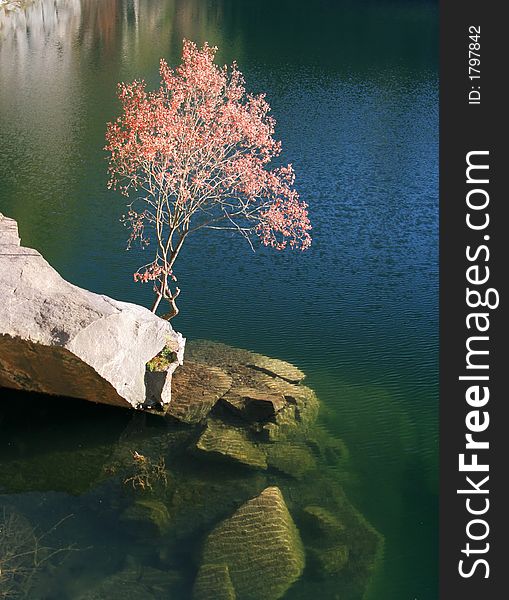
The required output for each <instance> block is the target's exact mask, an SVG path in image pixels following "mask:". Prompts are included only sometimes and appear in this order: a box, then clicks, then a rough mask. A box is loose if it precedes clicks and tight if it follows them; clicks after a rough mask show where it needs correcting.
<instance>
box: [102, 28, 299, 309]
mask: <svg viewBox="0 0 509 600" xmlns="http://www.w3.org/2000/svg"><path fill="white" fill-rule="evenodd" d="M216 51H217V48H213V47H210V46H209V45H208V44H207V43H205V44H204V46H203V48H201V49H199V48H197V46H196V45H195V44H194V43H193V42H190V41H187V40H184V48H183V55H182V63H181V64H180V66H178V67H177V68H176V69H175V70H173V69H170V68H169V67H168V65H167V63H166V62H165V61H164V59H162V60H161V62H160V76H161V84H160V87H159V88H158V89H157V90H155V91H153V92H150V91H147V89H146V85H145V82H144V81H143V80H141V81H134V82H133V83H130V84H123V83H122V84H119V86H118V97H119V99H120V102H121V106H122V111H121V114H120V116H119V117H118V118H117V119H116V121H114V122H112V123H108V128H107V133H106V140H107V145H106V148H105V149H106V150H107V151H108V152H109V169H108V170H109V175H110V180H109V187H110V188H114V189H120V190H121V191H122V193H123V194H125V195H126V196H131V195H135V196H136V199H135V200H134V201H133V202H132V203H131V204H129V210H128V212H127V215H125V217H124V219H125V222H126V224H127V225H128V226H129V227H130V230H131V232H130V237H129V245H130V244H131V243H132V242H134V241H135V240H139V241H140V242H141V243H142V245H149V244H150V239H149V235H150V234H152V235H154V236H155V240H156V245H155V256H154V259H153V260H151V261H150V262H149V263H148V264H145V265H143V266H142V267H140V268H139V269H138V270H137V271H136V273H134V279H135V281H142V282H148V281H152V282H153V284H154V291H155V293H156V299H155V302H154V305H153V307H152V310H153V312H155V311H156V310H157V307H158V306H159V303H160V302H161V299H163V298H164V299H166V300H168V302H169V303H170V306H171V313H169V314H168V315H167V318H169V319H171V318H172V317H174V316H175V315H176V314H177V313H178V308H177V305H176V298H177V296H178V295H179V293H180V289H179V288H178V287H176V285H175V282H176V277H175V275H174V272H173V266H174V263H175V261H176V259H177V257H178V255H179V252H180V250H181V249H182V246H183V244H184V242H185V240H186V238H187V237H188V236H189V235H190V234H192V233H195V232H196V231H199V230H200V229H218V230H230V231H236V232H238V233H239V234H241V235H242V236H244V237H245V238H246V239H247V240H248V242H249V243H250V244H251V247H252V248H253V245H252V238H253V237H255V236H257V237H258V238H259V239H260V240H261V242H262V243H263V244H264V245H266V246H272V247H273V248H276V249H278V250H282V249H283V248H285V247H286V246H290V247H292V248H299V249H301V250H305V249H306V248H308V247H309V245H310V243H311V237H310V234H309V230H310V229H311V225H310V222H309V218H308V212H307V205H306V204H305V203H304V202H302V201H301V200H300V199H299V195H298V193H297V191H296V190H295V189H294V187H293V185H294V179H295V176H294V171H293V168H292V165H290V164H289V165H287V166H282V167H277V168H272V169H271V168H269V166H268V165H269V163H270V161H271V160H272V159H273V158H274V157H277V156H278V155H279V154H280V152H281V143H280V142H278V141H276V140H274V138H273V134H274V127H275V121H274V119H273V118H272V117H271V116H269V114H268V113H269V111H270V107H269V105H268V103H267V101H266V100H265V96H264V95H263V94H260V95H257V96H253V95H251V94H247V93H246V90H245V87H244V78H243V76H242V74H241V73H240V71H239V70H238V68H237V65H236V64H235V63H234V64H233V65H232V66H231V67H230V68H228V67H227V66H224V67H219V66H218V65H216V64H215V63H214V57H215V54H216Z"/></svg>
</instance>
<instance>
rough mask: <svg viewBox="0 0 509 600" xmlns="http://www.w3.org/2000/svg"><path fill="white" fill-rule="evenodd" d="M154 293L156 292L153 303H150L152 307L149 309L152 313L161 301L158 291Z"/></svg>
mask: <svg viewBox="0 0 509 600" xmlns="http://www.w3.org/2000/svg"><path fill="white" fill-rule="evenodd" d="M156 294H157V295H156V298H155V300H154V303H153V304H152V308H151V309H150V310H151V311H152V312H153V313H154V314H155V312H156V311H157V308H158V306H159V304H160V303H161V300H162V297H163V296H162V294H161V293H160V292H157V293H156Z"/></svg>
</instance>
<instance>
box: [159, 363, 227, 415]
mask: <svg viewBox="0 0 509 600" xmlns="http://www.w3.org/2000/svg"><path fill="white" fill-rule="evenodd" d="M172 385H173V400H172V402H171V404H169V406H168V409H167V411H166V414H168V415H171V416H172V417H175V418H176V419H178V420H179V421H183V422H184V423H199V422H200V421H203V419H205V417H207V415H208V414H209V413H210V411H211V410H212V408H213V407H214V406H215V404H216V402H217V401H218V400H219V398H221V397H222V396H224V394H226V392H227V391H228V390H229V389H230V387H231V385H232V378H231V377H230V376H229V375H227V374H226V373H225V372H224V371H223V370H222V369H220V368H219V367H211V366H207V365H203V364H199V363H195V362H193V361H187V360H186V362H185V363H184V365H183V366H182V367H181V368H180V369H179V370H178V371H177V372H176V373H175V376H174V378H173V384H172Z"/></svg>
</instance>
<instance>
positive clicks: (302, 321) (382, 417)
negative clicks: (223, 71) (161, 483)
mask: <svg viewBox="0 0 509 600" xmlns="http://www.w3.org/2000/svg"><path fill="white" fill-rule="evenodd" d="M274 4H275V3H270V2H268V1H265V0H263V1H260V0H258V1H257V2H254V1H253V2H251V1H248V0H245V1H240V0H238V1H233V0H231V1H227V0H223V1H217V2H213V1H212V0H210V1H208V2H206V1H200V0H175V1H171V0H150V1H149V0H139V1H135V0H132V1H128V0H103V1H102V2H101V1H99V0H82V1H80V0H67V1H66V0H57V1H56V2H53V1H52V2H42V3H35V4H34V6H35V5H37V6H39V8H38V9H36V8H34V7H32V9H30V11H29V12H27V15H26V18H25V15H12V14H10V15H9V16H6V15H5V13H4V14H2V12H1V9H0V15H2V16H0V165H1V166H0V212H2V213H5V214H6V215H8V216H11V217H14V218H16V219H17V220H18V222H19V227H20V233H21V236H22V238H23V243H24V244H25V245H28V246H32V247H35V248H37V249H38V250H39V251H41V252H42V253H43V254H44V256H45V257H46V259H47V260H48V261H49V262H50V263H51V264H52V265H54V266H55V268H57V269H58V270H59V272H60V273H61V274H62V275H63V276H64V277H66V278H67V279H68V280H70V281H72V282H73V283H76V284H77V285H81V286H83V287H87V288H88V289H91V290H94V291H97V292H101V293H105V294H108V295H110V296H113V297H115V298H118V299H122V300H128V301H134V302H138V303H142V304H146V305H148V304H149V303H150V292H149V290H148V289H146V288H143V287H141V286H140V285H139V284H134V283H133V281H132V272H133V271H134V270H135V268H136V267H137V266H138V264H139V263H140V260H141V258H143V257H140V255H139V252H138V251H137V250H135V251H131V252H129V253H126V252H125V251H124V247H125V230H124V228H123V227H122V226H121V224H120V223H119V221H118V219H119V216H120V215H121V214H122V212H123V201H122V199H121V198H118V197H117V196H115V195H114V194H113V193H111V192H108V191H107V190H106V173H105V167H106V163H105V158H104V153H103V152H102V146H103V145H104V141H103V140H104V130H105V123H106V122H107V121H108V120H110V119H111V118H112V117H113V116H114V114H115V111H116V110H117V105H116V100H115V84H116V82H117V81H119V80H131V79H133V78H134V77H144V78H145V79H146V80H147V81H148V82H155V81H156V79H157V63H158V59H159V58H160V57H161V56H164V57H166V58H167V60H168V61H169V62H170V63H174V62H176V61H177V60H178V56H179V53H180V49H181V40H182V38H183V37H188V38H191V39H193V40H195V41H197V42H203V41H205V40H207V41H209V42H210V43H212V44H215V45H217V46H219V48H220V51H219V55H218V60H219V61H220V62H231V61H232V60H234V59H235V60H237V61H238V63H239V66H240V68H241V70H242V71H243V72H244V74H245V76H246V79H247V83H248V87H249V88H250V89H251V90H253V91H265V92H267V97H268V99H269V102H270V104H271V106H272V109H273V114H274V116H275V117H276V119H277V122H278V129H277V134H278V136H279V137H280V138H281V139H282V140H283V145H284V152H283V159H284V160H285V161H287V162H292V163H293V164H294V167H295V170H296V172H297V181H296V185H297V187H298V189H299V191H300V193H301V196H302V197H303V198H304V199H305V200H306V201H307V202H308V203H309V205H310V216H311V219H312V222H313V226H314V229H313V239H314V242H313V246H312V248H311V250H310V251H309V252H307V253H305V254H299V255H295V254H292V253H281V254H278V253H275V252H269V251H267V250H261V251H259V252H257V253H256V254H252V252H251V251H250V249H249V248H248V247H247V246H244V245H243V244H242V240H240V239H234V238H232V239H230V238H225V237H220V236H210V237H200V238H197V239H195V240H191V243H190V246H189V247H188V248H187V252H186V253H185V254H183V255H182V259H181V262H180V265H178V266H177V274H178V276H179V282H180V284H181V288H182V294H181V298H180V299H181V302H180V307H181V315H179V316H178V318H177V319H175V321H174V326H175V328H176V329H178V330H179V331H182V332H183V333H184V335H185V336H186V337H188V338H189V339H193V338H208V339H213V340H217V341H222V342H225V343H228V344H230V345H234V346H238V347H244V348H249V349H252V350H255V351H257V352H261V353H263V354H267V355H270V356H277V357H279V358H283V359H285V360H288V361H290V362H292V363H294V364H296V365H298V366H299V367H300V368H301V369H302V370H304V371H305V372H306V373H307V375H308V379H307V384H308V385H309V386H310V387H312V388H313V389H314V390H315V391H316V393H317V394H318V396H319V398H320V400H321V402H322V413H321V427H322V428H323V429H324V431H328V432H329V433H331V434H333V435H334V436H336V437H337V438H341V439H343V440H344V441H345V442H346V444H347V445H348V447H349V453H350V462H349V465H348V469H347V472H339V471H338V473H337V478H338V482H340V483H341V485H343V487H344V489H345V491H346V493H347V494H348V497H349V498H350V500H351V501H352V503H353V504H354V505H355V506H356V507H357V508H358V509H359V510H360V511H361V512H362V513H363V514H364V515H365V517H366V518H367V519H368V520H369V522H370V523H371V524H372V525H373V526H374V527H375V528H376V529H377V530H378V531H379V532H380V533H381V534H382V535H383V536H384V538H385V551H384V559H383V563H382V564H381V566H380V568H379V569H378V570H377V572H376V574H375V576H374V580H373V585H372V587H371V589H370V592H369V594H370V595H369V598H370V599H376V600H400V599H401V600H412V599H414V598H417V599H418V600H427V599H430V600H431V599H435V598H436V597H437V595H438V594H437V567H438V552H437V537H438V536H437V520H438V512H437V444H438V424H437V421H438V414H437V333H438V325H437V283H438V282H437V270H438V256H437V237H438V230H437V227H438V225H437V222H438V216H437V210H438V209H437V205H438V199H437V196H438V188H437V186H438V172H437V170H438V164H437V162H438V104H437V103H438V76H437V45H438V37H437V35H438V34H437V29H438V21H437V8H436V5H435V4H434V3H431V2H412V1H408V2H403V1H399V2H395V1H394V2H391V1H387V2H386V1H379V2H374V1H373V2H368V1H365V2H359V1H356V2H354V1H352V2H348V1H336V2H332V1H330V2H327V1H324V0H320V1H317V2H314V3H304V2H286V1H282V2H278V3H277V6H274ZM41 5H42V7H43V8H42V9H41V8H40V6H41ZM143 262H145V261H143ZM0 393H1V400H2V401H3V402H2V403H0V435H1V437H0V466H2V464H3V465H4V467H3V470H4V472H6V473H9V474H10V476H9V478H6V477H4V478H2V481H1V482H0V494H2V495H1V496H0V504H7V505H9V506H12V507H15V508H16V509H17V510H18V511H19V512H22V513H23V514H24V515H26V516H27V517H28V518H29V520H30V521H31V523H32V524H36V525H37V526H38V527H39V528H40V530H41V531H42V530H47V529H49V528H50V527H51V526H52V525H54V524H55V523H57V522H58V521H59V520H60V519H62V518H64V517H65V516H67V515H70V514H72V515H74V516H73V517H72V519H71V518H70V519H68V520H66V521H65V522H64V523H63V524H62V525H61V526H59V528H58V530H57V532H58V533H57V534H56V535H57V537H58V538H62V539H58V540H57V541H56V543H60V544H64V545H65V544H71V543H73V544H76V545H77V546H78V547H79V548H80V551H79V552H76V553H73V554H72V557H71V558H70V559H69V560H68V561H67V562H66V563H65V564H66V565H67V566H66V567H65V569H64V570H63V571H62V575H61V577H62V582H61V585H55V587H54V589H53V590H52V591H50V592H48V595H47V596H46V598H58V599H59V600H60V599H62V600H63V599H67V598H73V597H75V596H73V594H75V593H77V592H76V590H77V589H78V588H79V589H81V590H82V589H83V586H84V585H85V586H86V582H87V581H89V582H93V581H97V580H98V579H100V578H101V576H104V574H109V573H113V572H115V571H118V570H121V569H122V568H123V566H124V563H125V555H126V554H129V555H135V556H137V559H138V560H141V561H143V560H144V561H145V562H147V561H148V562H150V561H151V560H155V559H153V557H151V556H148V557H144V556H143V553H144V552H146V548H145V546H144V545H143V544H142V542H141V541H139V540H138V541H139V544H138V546H139V547H138V549H137V548H136V545H137V538H136V537H135V538H132V537H131V538H127V537H126V534H125V533H124V532H123V530H122V528H120V527H117V526H116V523H117V520H118V519H117V517H118V512H119V511H120V508H121V507H119V506H116V505H115V498H116V495H115V494H116V492H115V490H114V489H113V488H114V486H113V484H111V485H110V486H109V484H108V483H106V484H101V485H100V486H97V487H96V488H94V486H93V485H92V486H90V485H89V482H91V481H94V477H95V473H94V472H91V471H93V465H96V464H97V465H98V464H99V462H100V461H97V453H98V452H100V451H102V450H101V449H104V448H111V447H113V444H114V443H115V442H116V440H118V438H119V436H121V435H124V432H125V428H126V427H128V425H129V419H130V417H129V415H126V414H124V413H123V412H122V411H115V410H110V409H107V408H103V407H95V406H89V405H85V406H82V405H81V404H79V403H73V404H72V405H70V404H69V403H65V404H61V403H58V404H57V405H56V406H55V405H54V404H53V403H51V402H48V401H46V400H44V399H41V398H35V397H34V398H30V397H25V396H23V397H21V396H19V395H15V394H12V393H10V392H7V391H5V390H2V391H1V392H0ZM157 427H159V426H158V425H154V428H155V429H156V430H157ZM80 452H83V462H85V463H86V462H87V460H86V457H87V456H90V457H95V458H94V459H93V460H92V458H90V464H91V465H92V466H91V467H90V468H83V472H81V471H80V470H78V472H76V473H75V474H73V476H72V477H71V476H70V475H69V473H66V472H65V469H64V470H63V469H62V465H65V464H66V456H67V455H66V453H69V454H68V456H70V457H76V456H78V455H79V454H77V453H80ZM72 460H75V458H74V459H72ZM72 460H71V459H69V461H67V462H70V463H72ZM13 461H20V462H19V463H17V462H15V463H13ZM94 461H95V462H94ZM12 464H19V465H25V466H24V467H20V469H23V468H25V469H27V472H25V473H23V472H18V474H17V476H14V475H13V474H12V471H11V470H9V467H8V465H11V466H12ZM72 464H75V463H72ZM182 464H183V465H184V466H182V467H179V468H180V469H185V468H186V463H185V461H184V462H183V463H182ZM6 465H7V466H6ZM98 468H99V467H98ZM192 468H195V467H191V466H189V469H192ZM210 475H211V476H212V477H213V479H214V481H215V482H216V483H217V485H227V484H228V482H229V481H230V479H229V478H231V477H232V475H231V472H229V471H228V470H224V469H223V468H221V467H219V466H217V467H216V466H214V467H212V471H211V473H210ZM27 482H28V483H27ZM30 482H32V483H31V484H30ZM309 485H310V486H313V485H316V486H317V487H319V485H320V483H319V482H316V483H315V484H313V482H310V483H309ZM323 493H324V495H325V494H326V493H327V492H326V490H325V488H324V492H323ZM104 506H106V507H107V508H106V509H104V510H102V509H101V507H104ZM195 542H196V540H195V539H194V538H193V539H189V540H188V542H187V543H188V544H189V547H186V545H185V544H186V543H185V542H182V547H181V548H180V549H179V551H181V552H182V556H183V557H186V558H187V557H189V556H192V554H193V552H194V544H195ZM89 547H93V551H92V550H88V551H87V550H86V549H87V548H89ZM126 548H129V550H128V551H127V550H126ZM87 552H88V554H87ZM91 553H92V554H91ZM177 554H178V553H177ZM177 554H176V555H175V556H170V557H166V558H165V561H166V564H172V565H173V566H175V567H179V568H180V567H182V564H181V563H182V562H185V561H183V560H181V561H180V562H179V557H178V555H177ZM189 564H190V563H188V562H186V563H185V565H186V568H185V569H184V571H185V573H186V577H188V578H189V580H191V578H192V567H189V566H188V565H189ZM186 569H188V571H186ZM305 577H307V574H306V573H305ZM64 578H65V581H64ZM72 581H74V582H75V584H71V583H70V582H72ZM187 581H188V580H187V579H185V582H184V583H183V584H182V586H181V588H179V589H180V590H181V591H180V592H179V594H180V596H178V597H179V600H180V598H182V600H184V599H185V598H187V597H188V596H189V585H190V584H188V583H186V582H187ZM73 585H74V587H73ZM186 585H187V587H186ZM320 585H322V587H321V588H319V589H321V591H317V589H316V588H313V592H312V594H311V592H310V595H309V596H308V597H309V598H311V597H313V598H314V597H316V596H317V594H318V595H319V596H320V597H323V598H334V597H335V596H334V593H333V592H332V591H331V587H330V585H328V583H327V581H324V582H323V583H322V584H320ZM80 586H81V587H80ZM56 590H59V591H56ZM172 597H173V596H172ZM287 597H288V598H290V599H291V598H292V590H290V591H289V592H288V594H287Z"/></svg>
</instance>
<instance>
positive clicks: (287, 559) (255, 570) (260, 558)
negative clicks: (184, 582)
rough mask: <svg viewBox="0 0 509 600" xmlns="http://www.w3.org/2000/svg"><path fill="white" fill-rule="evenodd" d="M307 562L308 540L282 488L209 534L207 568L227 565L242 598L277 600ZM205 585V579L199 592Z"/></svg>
mask: <svg viewBox="0 0 509 600" xmlns="http://www.w3.org/2000/svg"><path fill="white" fill-rule="evenodd" d="M304 562H305V559H304V548H303V545H302V541H301V539H300V535H299V532H298V530H297V527H296V526H295V523H294V522H293V519H292V517H291V515H290V513H289V511H288V508H287V507H286V504H285V501H284V498H283V495H282V493H281V491H280V490H279V488H277V487H268V488H266V489H265V490H264V491H263V492H262V493H261V494H260V495H259V496H257V497H256V498H253V499H252V500H249V501H248V502H246V503H245V504H243V505H242V506H241V507H240V508H239V509H238V510H237V511H236V512H235V513H234V514H233V515H232V516H231V517H230V518H229V519H226V520H225V521H223V522H222V523H220V524H219V525H218V526H217V527H216V528H215V529H214V530H213V531H212V532H211V533H210V534H209V536H208V538H207V540H206V542H205V545H204V549H203V561H202V568H201V569H202V570H203V569H210V568H211V567H209V566H208V565H224V566H226V567H227V568H228V573H229V575H230V579H231V582H232V584H233V588H234V590H235V593H236V595H237V597H238V598H242V600H277V599H278V598H281V597H282V596H283V595H284V594H285V592H286V591H287V590H288V589H289V588H290V586H291V585H292V584H293V583H294V582H295V581H296V580H297V579H298V578H299V577H300V575H301V574H302V571H303V570H304ZM206 572H207V571H206ZM199 582H200V575H199V576H198V581H197V586H198V590H199V589H201V584H200V583H199ZM195 589H196V588H195Z"/></svg>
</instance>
